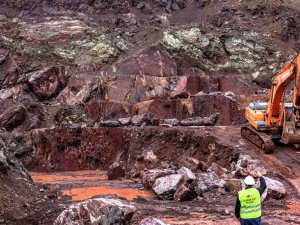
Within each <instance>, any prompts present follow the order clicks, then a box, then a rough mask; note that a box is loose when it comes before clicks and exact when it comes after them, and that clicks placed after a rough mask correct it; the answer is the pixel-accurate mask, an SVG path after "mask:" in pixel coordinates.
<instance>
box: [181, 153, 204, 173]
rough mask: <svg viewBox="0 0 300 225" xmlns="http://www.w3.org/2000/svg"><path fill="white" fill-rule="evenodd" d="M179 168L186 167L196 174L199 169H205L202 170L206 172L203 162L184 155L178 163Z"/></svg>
mask: <svg viewBox="0 0 300 225" xmlns="http://www.w3.org/2000/svg"><path fill="white" fill-rule="evenodd" d="M178 165H179V167H187V168H189V169H190V170H191V171H192V172H194V173H195V172H196V171H197V170H198V169H201V170H202V168H203V167H205V168H204V169H205V170H206V167H207V166H206V165H204V162H201V161H199V160H198V159H196V158H193V157H190V156H187V155H184V156H183V157H182V158H181V159H180V160H179V162H178Z"/></svg>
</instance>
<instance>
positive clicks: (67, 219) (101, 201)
mask: <svg viewBox="0 0 300 225" xmlns="http://www.w3.org/2000/svg"><path fill="white" fill-rule="evenodd" d="M134 212H135V207H134V206H133V205H132V204H130V203H128V202H125V201H121V200H119V199H106V198H96V199H90V200H87V201H84V202H81V203H77V204H73V205H71V206H70V207H69V208H67V209H65V210H64V211H63V212H62V213H61V214H60V215H59V216H58V217H57V219H56V220H55V221H54V223H53V224H54V225H64V224H70V225H75V224H87V223H88V224H93V225H96V224H116V225H123V224H127V223H129V222H130V220H131V218H132V216H133V214H134Z"/></svg>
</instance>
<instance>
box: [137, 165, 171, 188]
mask: <svg viewBox="0 0 300 225" xmlns="http://www.w3.org/2000/svg"><path fill="white" fill-rule="evenodd" d="M174 173H175V171H174V170H171V169H152V170H146V171H143V172H142V174H141V176H142V183H143V185H144V187H145V188H147V189H150V188H152V186H153V184H154V182H155V180H156V179H157V178H160V177H164V176H167V175H171V174H174Z"/></svg>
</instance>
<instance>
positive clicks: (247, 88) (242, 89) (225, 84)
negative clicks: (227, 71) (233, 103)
mask: <svg viewBox="0 0 300 225" xmlns="http://www.w3.org/2000/svg"><path fill="white" fill-rule="evenodd" d="M217 80H218V84H219V91H222V92H227V91H231V92H233V93H234V94H235V95H245V96H249V95H254V94H256V92H257V91H258V90H259V87H256V86H255V85H254V84H251V85H250V84H248V83H247V82H246V81H244V80H242V79H240V78H237V77H230V76H222V77H219V78H218V79H217Z"/></svg>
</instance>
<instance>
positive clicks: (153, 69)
mask: <svg viewBox="0 0 300 225" xmlns="http://www.w3.org/2000/svg"><path fill="white" fill-rule="evenodd" d="M149 62H151V63H149ZM117 68H118V70H117V72H118V73H121V74H122V73H124V74H132V75H138V74H141V75H149V76H158V77H165V76H176V75H177V65H176V62H175V60H174V59H173V58H172V57H170V55H169V54H168V53H167V52H165V51H162V50H161V49H159V48H158V47H156V46H152V47H147V48H145V49H143V50H142V51H141V52H140V53H137V54H136V55H134V56H132V57H130V58H127V59H126V60H124V61H122V62H121V63H119V64H117Z"/></svg>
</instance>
